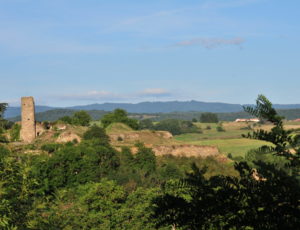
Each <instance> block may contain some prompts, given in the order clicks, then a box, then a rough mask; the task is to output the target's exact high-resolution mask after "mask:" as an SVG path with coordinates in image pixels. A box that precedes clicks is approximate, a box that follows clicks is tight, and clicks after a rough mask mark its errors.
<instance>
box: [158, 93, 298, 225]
mask: <svg viewBox="0 0 300 230" xmlns="http://www.w3.org/2000/svg"><path fill="white" fill-rule="evenodd" d="M245 110H246V111H248V112H250V113H251V114H253V115H255V116H257V117H259V118H261V119H265V120H267V121H269V122H272V123H273V125H274V127H273V128H272V129H271V130H270V131H265V130H257V131H254V132H253V133H252V134H249V135H248V136H247V137H249V138H255V139H259V140H265V141H268V142H271V143H272V144H273V146H263V147H262V148H260V149H259V150H258V152H260V154H273V155H274V156H276V157H284V158H285V159H286V161H287V163H286V164H284V166H283V168H278V167H277V164H273V163H272V162H263V161H260V160H258V161H254V162H252V165H254V166H255V169H253V168H252V167H251V166H249V164H248V163H247V162H243V161H241V162H236V163H235V169H236V170H237V171H238V172H239V177H233V176H213V177H211V178H208V179H207V178H206V177H205V176H204V175H205V172H206V169H199V168H198V167H196V166H195V165H194V166H193V171H192V173H188V174H187V177H186V178H185V179H183V180H181V181H180V182H179V183H178V184H177V185H176V186H175V189H173V190H171V191H166V192H165V194H164V195H163V196H161V197H158V198H157V199H156V200H155V202H154V203H155V204H156V205H157V206H156V207H157V208H156V209H155V214H154V217H155V218H157V220H158V223H159V224H158V225H159V226H165V225H169V226H171V225H172V226H175V227H181V228H182V229H278V230H280V229H297V228H298V227H299V216H300V183H299V178H298V177H299V145H300V142H299V139H300V138H299V135H295V134H293V135H292V132H291V131H289V130H285V129H284V127H283V118H282V117H281V116H279V115H278V114H277V112H276V110H275V109H274V108H273V107H272V104H271V102H270V101H269V100H268V99H267V98H266V97H264V96H263V95H259V96H258V99H257V101H256V106H255V107H246V108H245ZM256 159H257V158H255V160H256ZM182 191H184V192H182Z"/></svg>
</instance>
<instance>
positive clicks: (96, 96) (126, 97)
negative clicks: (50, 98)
mask: <svg viewBox="0 0 300 230" xmlns="http://www.w3.org/2000/svg"><path fill="white" fill-rule="evenodd" d="M171 95H172V93H171V92H170V91H168V90H166V89H162V88H151V89H145V90H142V91H140V92H133V93H122V94H117V93H113V92H109V91H97V90H92V91H88V92H83V93H78V94H65V95H61V96H59V99H61V100H72V101H74V100H79V101H107V102H108V101H132V100H139V99H152V98H153V99H154V98H162V97H169V96H171Z"/></svg>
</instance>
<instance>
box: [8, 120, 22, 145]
mask: <svg viewBox="0 0 300 230" xmlns="http://www.w3.org/2000/svg"><path fill="white" fill-rule="evenodd" d="M20 130H21V125H19V124H14V125H13V127H12V128H11V130H10V139H11V141H18V140H20Z"/></svg>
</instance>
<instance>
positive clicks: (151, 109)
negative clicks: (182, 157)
mask: <svg viewBox="0 0 300 230" xmlns="http://www.w3.org/2000/svg"><path fill="white" fill-rule="evenodd" d="M274 107H275V108H277V109H295V108H300V104H290V105H279V104H275V105H274ZM116 108H122V109H125V110H126V111H128V112H129V113H151V114H153V113H173V112H191V111H194V112H214V113H234V112H240V111H242V110H243V108H242V105H240V104H228V103H219V102H200V101H170V102H141V103H137V104H132V103H104V104H91V105H82V106H73V107H65V108H56V107H48V106H36V112H37V113H40V112H46V111H49V110H54V109H55V110H56V109H57V110H59V112H58V111H56V112H52V114H55V113H60V114H63V113H65V114H71V113H72V112H73V111H76V110H89V111H95V110H100V111H102V112H103V111H112V110H114V109H116ZM48 115H49V114H48ZM16 116H20V107H9V108H8V109H7V111H6V112H5V117H6V118H12V117H16ZM39 116H41V115H39ZM51 116H52V115H51ZM53 116H54V115H53ZM97 116H98V115H97Z"/></svg>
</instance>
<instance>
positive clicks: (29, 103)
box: [20, 97, 36, 143]
mask: <svg viewBox="0 0 300 230" xmlns="http://www.w3.org/2000/svg"><path fill="white" fill-rule="evenodd" d="M21 107H22V113H21V116H22V121H21V126H22V127H21V133H20V137H21V140H23V141H24V142H28V143H30V142H32V141H34V139H35V137H36V126H35V107H34V100H33V97H22V99H21Z"/></svg>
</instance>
